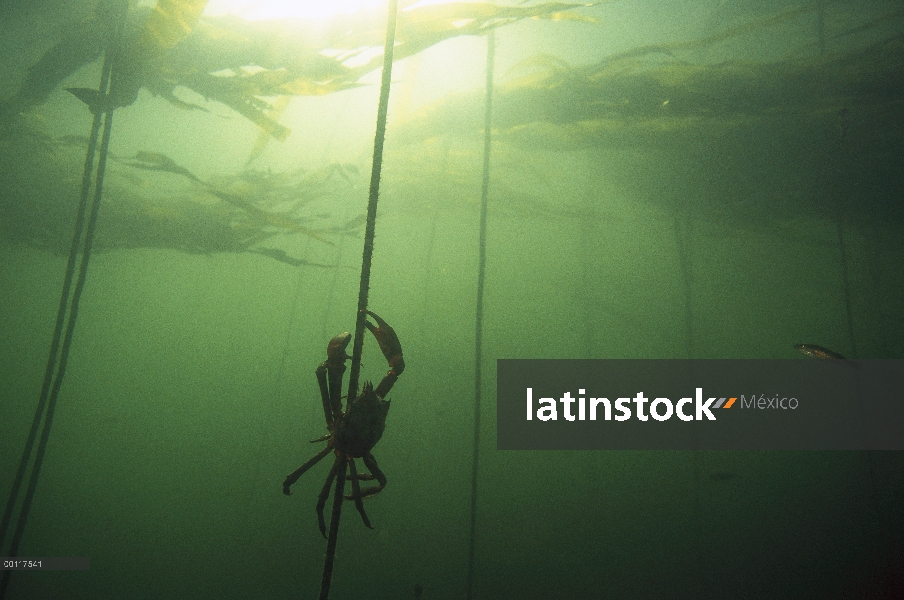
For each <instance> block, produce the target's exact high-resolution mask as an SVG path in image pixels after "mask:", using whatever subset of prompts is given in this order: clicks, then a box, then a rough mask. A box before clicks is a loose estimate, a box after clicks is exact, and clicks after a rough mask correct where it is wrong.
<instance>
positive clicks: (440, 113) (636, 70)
mask: <svg viewBox="0 0 904 600" xmlns="http://www.w3.org/2000/svg"><path fill="white" fill-rule="evenodd" d="M818 9H819V5H818V4H813V5H809V6H805V7H795V8H792V9H788V10H785V11H782V12H780V13H778V14H776V15H771V16H768V17H765V18H761V19H759V20H756V21H753V22H750V23H745V24H743V25H740V26H736V27H732V28H730V29H728V30H726V31H721V32H719V33H717V34H714V35H711V36H708V37H706V38H704V39H700V40H695V41H690V42H676V43H670V44H669V43H665V44H655V45H649V46H642V47H639V48H634V49H632V50H629V51H625V52H620V53H618V54H615V55H613V56H610V57H607V58H605V59H604V60H602V61H600V62H598V63H595V64H591V65H588V66H583V67H572V66H570V65H568V64H566V63H565V62H563V61H561V60H560V59H558V58H556V57H551V56H535V57H533V58H530V59H528V60H526V61H524V62H522V63H521V64H520V65H519V66H518V67H516V68H514V69H512V71H511V72H510V73H509V77H508V78H507V81H506V82H505V83H504V84H503V85H501V86H498V87H497V89H496V94H495V97H494V108H495V112H494V115H493V127H494V133H495V134H496V135H497V136H498V137H500V138H501V139H504V140H507V141H511V142H513V143H524V144H526V145H534V144H537V143H542V144H543V145H545V146H549V145H550V144H556V145H557V146H558V147H561V148H562V149H566V150H568V149H575V148H580V147H588V146H603V147H613V146H632V147H636V146H638V145H645V144H665V143H669V144H673V143H674V142H675V140H676V136H689V137H706V136H709V135H712V134H720V133H724V132H726V131H729V130H730V129H731V128H733V127H735V126H738V125H743V124H749V123H751V122H752V121H753V120H757V119H771V118H776V117H781V116H787V115H792V116H797V117H800V116H802V115H803V116H813V115H820V114H826V113H831V114H832V115H833V118H834V116H835V115H837V112H838V111H839V110H841V109H842V108H847V109H848V110H851V109H855V108H857V107H859V106H869V107H893V106H900V104H901V103H902V102H904V34H901V33H897V32H892V33H889V34H888V35H887V36H886V37H881V36H882V34H883V31H887V30H889V29H893V28H894V26H895V25H897V27H898V28H900V26H901V25H902V24H904V10H900V9H898V10H895V11H892V12H890V13H889V14H885V15H882V16H881V17H879V18H876V19H873V20H871V21H870V22H868V23H866V24H862V25H857V26H855V27H851V28H850V29H848V30H845V31H841V32H838V33H835V34H833V35H832V36H831V38H832V41H837V42H839V44H838V45H839V46H843V44H842V43H841V42H843V41H844V40H845V39H849V38H852V37H854V35H855V34H859V35H863V34H864V32H869V33H873V34H875V35H874V36H873V37H874V38H875V37H878V39H875V40H874V41H872V42H871V43H869V44H867V45H865V46H863V45H857V44H850V45H848V46H847V49H845V50H843V51H838V50H836V51H833V52H830V53H825V54H822V55H820V54H816V55H814V52H813V49H814V47H815V46H817V45H818V42H817V41H816V40H815V39H814V40H813V41H812V42H810V43H806V44H802V48H801V52H800V54H801V55H804V58H799V57H790V58H787V59H785V60H781V61H776V62H765V63H764V62H762V61H756V60H749V61H739V60H729V61H724V62H718V63H714V64H708V63H706V62H695V61H694V60H693V58H694V56H695V55H698V54H700V52H701V51H702V50H705V49H707V48H708V47H711V46H714V45H716V44H719V43H722V42H725V41H726V40H731V39H732V38H738V37H741V36H744V35H748V34H756V33H757V32H762V31H764V30H768V29H769V28H770V27H773V26H775V25H779V24H782V23H785V22H787V21H790V20H794V19H800V18H805V17H808V16H812V13H814V12H815V11H816V10H818ZM814 38H815V36H814ZM479 107H480V92H476V93H475V94H473V95H466V94H460V95H457V96H453V97H449V98H446V99H444V100H442V101H441V102H438V103H437V104H435V105H433V106H430V107H428V108H426V109H424V110H423V111H422V112H421V114H419V115H418V116H417V118H415V119H412V120H411V121H410V122H409V123H408V125H407V127H406V128H405V129H406V131H405V135H406V139H409V140H412V141H414V140H424V139H428V138H430V137H433V136H435V135H438V134H439V133H440V132H441V131H448V130H449V127H450V126H451V127H454V126H455V124H468V125H472V126H473V125H475V124H478V125H479V123H480V120H479V119H476V118H462V115H465V114H467V113H469V112H473V111H474V110H479Z"/></svg>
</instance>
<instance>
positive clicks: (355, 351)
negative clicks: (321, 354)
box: [348, 0, 398, 400]
mask: <svg viewBox="0 0 904 600" xmlns="http://www.w3.org/2000/svg"><path fill="white" fill-rule="evenodd" d="M397 12H398V0H389V16H388V18H387V23H386V44H385V45H384V46H383V77H382V79H381V81H380V106H379V108H378V111H377V133H376V136H375V137H374V160H373V167H372V168H371V171H370V198H369V199H368V202H367V228H366V229H365V230H364V255H363V256H362V258H361V285H360V287H359V288H358V320H357V322H356V324H355V344H354V346H352V367H351V373H350V374H349V376H348V398H349V400H351V399H352V398H354V397H355V396H357V395H358V377H359V375H360V373H361V352H362V350H363V348H364V320H365V318H366V315H365V314H364V311H365V310H366V309H367V294H368V292H369V291H370V263H371V258H372V257H373V253H374V228H375V226H376V222H377V199H378V198H379V196H380V171H381V169H382V168H383V141H384V139H385V136H386V111H387V110H388V109H389V87H390V80H391V79H392V49H393V46H395V28H396V13H397Z"/></svg>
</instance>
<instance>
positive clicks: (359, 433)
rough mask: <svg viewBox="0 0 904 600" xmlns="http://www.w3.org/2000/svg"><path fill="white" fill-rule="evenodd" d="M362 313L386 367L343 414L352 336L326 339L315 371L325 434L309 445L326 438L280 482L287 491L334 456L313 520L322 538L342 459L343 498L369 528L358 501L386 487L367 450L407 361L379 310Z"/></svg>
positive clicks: (376, 438) (381, 425)
mask: <svg viewBox="0 0 904 600" xmlns="http://www.w3.org/2000/svg"><path fill="white" fill-rule="evenodd" d="M364 312H365V313H367V314H368V315H370V316H371V317H373V318H374V320H375V321H376V322H377V325H374V324H372V323H371V322H370V321H367V320H365V321H364V324H365V326H366V327H367V328H368V329H369V330H370V332H371V333H372V334H373V335H374V337H375V338H376V339H377V343H378V344H379V345H380V350H381V351H382V352H383V356H385V357H386V361H387V362H388V363H389V371H388V372H387V373H386V376H385V377H383V379H382V380H381V381H380V383H379V385H377V387H376V388H374V386H373V384H372V383H370V382H369V381H367V382H365V383H364V389H363V391H362V392H361V393H360V394H358V396H356V397H355V398H354V399H353V400H349V401H348V402H347V404H346V408H345V411H344V412H343V410H342V377H343V375H344V373H345V361H346V360H348V359H349V358H351V357H350V356H349V355H348V354H346V352H345V349H346V348H347V347H348V344H349V342H350V341H351V338H352V336H351V334H350V333H349V332H347V331H346V332H344V333H340V334H339V335H337V336H336V337H334V338H333V339H332V340H330V342H329V344H327V348H326V354H327V359H326V360H325V361H323V362H322V363H321V364H320V366H318V367H317V370H316V371H315V373H316V375H317V383H318V384H319V386H320V397H321V400H322V401H323V414H324V417H325V418H326V427H327V430H328V431H329V433H327V434H326V435H325V436H323V437H321V438H318V439H316V440H311V442H312V443H316V442H323V441H325V442H327V445H326V447H325V448H324V449H323V450H321V451H320V452H318V453H317V454H315V455H314V456H313V457H312V458H311V459H310V460H308V461H307V462H306V463H304V464H303V465H301V466H300V467H298V468H297V469H295V470H294V471H292V473H290V474H289V475H288V476H287V477H286V480H285V481H284V482H283V493H284V494H286V495H289V494H291V491H290V488H291V487H292V484H294V483H295V482H296V481H298V479H299V477H301V476H302V475H303V474H304V473H305V472H306V471H307V470H308V469H310V468H311V467H313V466H314V465H315V464H317V463H318V462H320V460H321V459H323V458H324V457H325V456H326V455H327V454H329V453H330V452H331V451H332V452H333V453H334V454H335V455H336V459H335V461H334V462H333V466H332V468H331V469H330V472H329V474H328V475H327V477H326V482H325V483H324V484H323V488H322V489H321V490H320V495H319V496H318V501H317V519H318V523H319V525H320V532H321V533H322V534H323V536H324V537H326V522H325V520H324V517H323V507H324V506H325V505H326V500H327V498H328V497H329V495H330V486H331V485H332V484H333V480H334V479H335V478H336V474H337V473H338V472H339V470H340V466H341V465H342V464H343V461H346V462H347V463H348V467H349V469H348V470H349V472H350V474H349V475H348V478H349V479H351V481H352V493H351V494H347V495H346V496H345V499H346V500H354V501H355V506H356V507H357V509H358V512H359V513H360V514H361V519H362V520H363V521H364V524H365V525H366V526H367V527H370V528H373V526H372V525H371V524H370V520H369V519H368V518H367V513H365V512H364V504H363V503H362V502H361V500H362V499H363V498H366V497H368V496H373V495H374V494H377V493H379V492H380V491H381V490H382V489H383V488H384V487H385V486H386V476H385V475H384V474H383V472H382V471H381V470H380V468H379V467H378V466H377V460H376V459H375V458H374V456H373V454H371V452H370V451H371V450H372V449H373V447H374V446H376V444H377V442H379V441H380V438H381V437H382V436H383V429H384V428H385V427H386V414H387V413H388V412H389V400H384V398H385V397H386V394H388V393H389V392H390V390H392V386H393V385H395V382H396V381H397V380H398V378H399V375H401V374H402V371H404V370H405V360H404V359H403V358H402V345H401V343H400V342H399V337H398V336H397V335H396V333H395V331H394V330H393V328H392V327H390V326H389V324H387V323H386V321H384V320H383V319H381V318H380V317H379V316H378V315H377V314H375V313H373V312H371V311H369V310H366V311H364ZM356 458H361V459H363V460H364V465H365V466H366V467H367V469H368V471H369V472H368V473H358V472H357V470H356V469H355V459H356ZM342 472H343V473H344V472H345V469H342ZM360 480H365V481H373V480H376V481H377V485H374V486H371V487H368V488H365V489H361V485H360V483H359V481H360Z"/></svg>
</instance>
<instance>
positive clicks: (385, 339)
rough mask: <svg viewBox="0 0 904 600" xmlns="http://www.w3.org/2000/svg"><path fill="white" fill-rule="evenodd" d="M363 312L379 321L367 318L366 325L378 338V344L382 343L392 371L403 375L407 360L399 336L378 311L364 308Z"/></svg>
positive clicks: (381, 347) (381, 346)
mask: <svg viewBox="0 0 904 600" xmlns="http://www.w3.org/2000/svg"><path fill="white" fill-rule="evenodd" d="M363 312H364V313H366V314H368V315H370V316H372V317H373V318H374V320H375V321H376V322H377V324H376V325H374V324H373V323H371V322H370V321H368V320H367V319H365V320H364V325H365V326H366V327H367V328H368V329H370V332H371V333H372V334H374V337H375V338H377V344H379V345H380V350H382V352H383V356H385V357H386V361H387V362H388V363H389V369H390V373H393V374H395V375H397V376H398V375H401V374H402V371H404V370H405V360H404V359H403V358H402V343H401V342H399V336H397V335H396V332H395V330H394V329H393V328H392V327H390V326H389V323H387V322H386V321H384V320H383V319H381V318H380V317H379V316H378V315H377V314H376V313H374V312H371V311H369V310H364V311H363Z"/></svg>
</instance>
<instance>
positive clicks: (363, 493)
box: [345, 452, 386, 500]
mask: <svg viewBox="0 0 904 600" xmlns="http://www.w3.org/2000/svg"><path fill="white" fill-rule="evenodd" d="M364 465H365V466H366V467H367V468H368V470H369V471H370V472H371V473H372V475H370V474H367V473H357V476H358V478H359V479H366V480H369V481H371V480H374V479H376V480H377V483H378V484H379V485H372V486H370V487H368V488H364V489H363V490H355V489H354V487H352V489H353V491H354V493H353V494H348V495H346V496H345V499H346V500H360V499H362V498H367V497H368V496H373V495H375V494H379V493H380V492H381V491H382V490H383V488H384V487H386V476H385V475H383V471H381V470H380V467H378V466H377V459H376V458H374V455H373V454H371V453H370V452H368V453H367V454H365V455H364Z"/></svg>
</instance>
